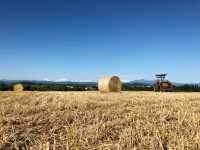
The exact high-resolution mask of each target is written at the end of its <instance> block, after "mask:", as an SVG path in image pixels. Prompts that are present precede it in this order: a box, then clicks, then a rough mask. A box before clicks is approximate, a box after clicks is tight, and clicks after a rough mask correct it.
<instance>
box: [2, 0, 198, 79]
mask: <svg viewBox="0 0 200 150" xmlns="http://www.w3.org/2000/svg"><path fill="white" fill-rule="evenodd" d="M155 73H168V78H169V79H170V80H172V81H177V82H199V81H200V1H199V0H1V1H0V79H31V80H32V79H33V80H43V79H49V80H62V79H67V80H92V81H96V80H97V79H98V78H99V77H101V76H104V75H111V74H117V75H119V76H121V78H122V79H123V80H134V79H141V78H144V79H154V74H155Z"/></svg>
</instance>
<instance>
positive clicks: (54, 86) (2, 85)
mask: <svg viewBox="0 0 200 150" xmlns="http://www.w3.org/2000/svg"><path fill="white" fill-rule="evenodd" d="M15 84H16V83H6V82H0V91H12V90H13V85H15ZM21 84H22V85H23V87H24V90H25V91H96V90H98V87H97V83H96V84H94V83H93V84H90V83H85V84H84V83H81V84H80V83H62V84H59V83H32V82H22V83H21ZM122 90H123V91H153V90H154V87H153V86H152V85H147V84H131V83H124V84H123V86H122ZM173 91H174V92H200V85H198V84H184V85H180V86H176V87H174V89H173Z"/></svg>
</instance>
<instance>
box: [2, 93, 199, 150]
mask: <svg viewBox="0 0 200 150" xmlns="http://www.w3.org/2000/svg"><path fill="white" fill-rule="evenodd" d="M199 136H200V93H154V92H121V93H103V94H102V93H99V92H0V149H2V150H3V149H23V148H24V149H30V148H31V149H32V150H33V149H45V150H46V149H54V150H57V149H61V150H62V149H68V150H78V149H81V150H88V149H93V150H98V149H102V150H104V149H107V150H110V149H113V150H117V149H118V150H126V149H127V150H129V149H135V150H136V149H137V150H144V149H152V150H157V149H158V150H168V149H173V150H174V149H179V150H180V149H190V150H196V149H200V137H199Z"/></svg>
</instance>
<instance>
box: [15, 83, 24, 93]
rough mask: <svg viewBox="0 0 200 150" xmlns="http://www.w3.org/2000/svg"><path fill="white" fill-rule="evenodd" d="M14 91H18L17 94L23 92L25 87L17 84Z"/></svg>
mask: <svg viewBox="0 0 200 150" xmlns="http://www.w3.org/2000/svg"><path fill="white" fill-rule="evenodd" d="M13 91H17V92H21V91H24V87H23V85H22V84H15V85H14V86H13Z"/></svg>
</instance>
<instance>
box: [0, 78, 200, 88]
mask: <svg viewBox="0 0 200 150" xmlns="http://www.w3.org/2000/svg"><path fill="white" fill-rule="evenodd" d="M0 82H4V83H8V84H12V83H22V82H31V83H38V84H39V83H40V84H90V85H96V84H97V82H86V81H61V82H59V81H45V80H0ZM124 83H126V84H133V85H146V86H153V85H154V83H155V80H145V79H140V80H133V81H129V82H124ZM173 84H174V85H175V86H181V85H184V84H198V85H200V83H177V82H173Z"/></svg>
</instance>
